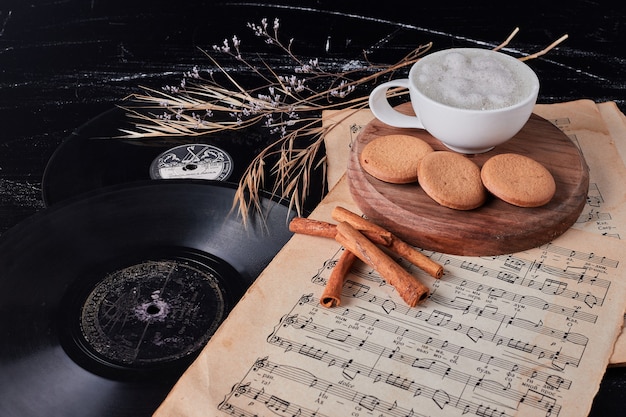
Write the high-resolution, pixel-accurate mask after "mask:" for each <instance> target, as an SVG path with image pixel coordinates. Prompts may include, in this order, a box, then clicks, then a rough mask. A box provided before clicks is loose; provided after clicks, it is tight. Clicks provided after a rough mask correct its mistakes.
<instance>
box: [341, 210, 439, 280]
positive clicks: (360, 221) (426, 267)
mask: <svg viewBox="0 0 626 417" xmlns="http://www.w3.org/2000/svg"><path fill="white" fill-rule="evenodd" d="M332 217H333V219H335V220H337V221H338V222H347V223H349V224H350V225H352V227H354V228H356V229H358V230H376V231H380V230H382V231H384V232H386V233H388V234H389V237H390V241H389V244H386V245H385V246H388V247H389V249H390V250H391V251H393V252H394V253H396V254H397V255H399V256H400V257H402V258H404V259H406V260H407V261H408V262H410V263H412V264H413V265H415V266H417V267H418V268H420V269H422V270H423V271H425V272H426V273H428V274H429V275H431V276H432V277H434V278H437V279H439V278H441V277H442V276H443V266H441V265H439V264H438V263H437V262H435V261H433V260H432V259H430V258H429V257H428V256H426V255H424V254H423V253H421V252H419V251H418V250H416V249H415V248H414V247H412V246H411V245H409V244H408V243H406V242H404V241H403V240H402V239H400V238H399V237H398V236H396V235H394V234H393V233H391V232H387V230H386V229H384V228H383V227H381V226H378V225H376V224H374V223H372V222H370V221H369V220H367V219H365V218H363V217H361V216H359V215H358V214H356V213H353V212H351V211H350V210H347V209H345V208H343V207H340V206H337V207H335V208H334V209H333V212H332ZM381 233H382V232H381Z"/></svg>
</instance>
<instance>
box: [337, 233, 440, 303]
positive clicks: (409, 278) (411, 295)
mask: <svg viewBox="0 0 626 417" xmlns="http://www.w3.org/2000/svg"><path fill="white" fill-rule="evenodd" d="M335 240H336V241H337V242H339V243H340V244H341V245H342V246H343V247H344V248H346V249H348V250H349V251H350V252H352V253H354V254H355V255H356V256H357V257H358V258H359V259H361V260H362V261H363V262H365V263H367V264H368V265H370V266H371V267H372V268H374V269H375V270H376V271H378V273H379V274H380V276H381V277H382V278H383V279H384V280H385V281H387V282H388V283H389V285H391V286H393V287H394V288H395V289H396V291H397V292H398V295H400V297H401V298H402V299H403V300H404V301H405V302H406V303H407V304H408V305H409V306H410V307H415V306H416V305H417V304H418V303H419V302H421V301H424V300H425V299H426V298H427V297H428V294H429V290H428V287H426V286H425V285H424V284H422V283H421V282H419V281H418V280H417V278H415V277H414V276H413V275H411V274H410V273H409V272H408V271H407V270H406V269H404V268H402V267H401V266H400V265H399V264H397V263H396V262H395V261H394V260H393V259H392V258H391V257H389V255H387V254H386V253H385V252H383V251H382V250H381V249H380V248H379V247H378V246H376V245H375V244H374V243H373V242H372V241H370V240H369V239H368V238H367V237H365V236H364V235H363V234H362V233H361V232H359V231H358V230H357V229H355V228H354V227H353V226H352V225H350V224H349V223H347V222H341V223H339V224H338V225H337V235H336V236H335Z"/></svg>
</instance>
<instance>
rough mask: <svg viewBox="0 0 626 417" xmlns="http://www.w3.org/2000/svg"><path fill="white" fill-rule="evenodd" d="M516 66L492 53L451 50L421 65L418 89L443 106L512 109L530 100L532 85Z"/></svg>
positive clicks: (415, 80)
mask: <svg viewBox="0 0 626 417" xmlns="http://www.w3.org/2000/svg"><path fill="white" fill-rule="evenodd" d="M512 64H513V63H511V62H507V60H505V59H503V57H499V56H498V55H497V54H493V53H490V52H489V51H487V50H485V51H482V50H479V49H473V50H463V51H450V52H448V53H445V54H442V55H440V56H438V57H433V59H430V58H429V59H427V60H425V61H424V62H423V63H421V64H420V65H419V68H418V69H419V71H416V72H415V74H414V78H415V79H414V82H415V84H416V86H417V88H418V89H419V90H420V91H421V92H422V93H423V94H424V95H426V96H427V97H429V98H431V99H432V100H435V101H438V102H440V103H443V104H446V105H449V106H453V107H458V108H463V109H472V110H491V109H499V108H503V107H509V106H512V105H514V104H516V103H517V102H519V101H521V100H523V99H524V98H526V97H527V96H528V94H529V89H530V86H529V83H528V81H527V80H526V79H524V77H522V76H520V74H519V73H518V72H517V71H516V70H515V69H514V67H513V65H512Z"/></svg>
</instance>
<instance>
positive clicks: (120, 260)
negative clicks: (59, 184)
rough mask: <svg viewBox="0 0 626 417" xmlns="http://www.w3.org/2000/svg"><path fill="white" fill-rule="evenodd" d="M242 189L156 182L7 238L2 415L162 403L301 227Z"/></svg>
mask: <svg viewBox="0 0 626 417" xmlns="http://www.w3.org/2000/svg"><path fill="white" fill-rule="evenodd" d="M234 191H235V190H234V187H233V186H230V185H228V184H225V183H224V184H216V183H213V182H207V181H204V180H150V181H146V182H139V183H135V184H127V185H124V186H113V187H107V188H104V189H103V190H101V191H96V192H92V193H88V194H86V195H84V196H83V197H82V198H76V199H70V200H68V201H66V202H63V203H59V204H56V205H55V206H52V207H48V208H46V209H44V210H42V211H41V212H40V213H38V214H36V215H34V216H32V217H31V218H29V219H27V220H25V221H24V222H22V223H21V224H19V225H18V226H16V227H14V228H12V229H10V230H9V231H8V232H6V233H5V234H4V235H2V236H1V237H0V277H2V278H1V279H0V311H1V313H2V314H1V316H0V340H2V343H0V415H2V416H7V417H13V416H20V417H28V416H49V415H62V416H81V417H89V416H110V417H115V416H127V415H128V416H130V415H132V416H142V415H151V413H152V412H153V411H154V410H155V409H156V407H158V405H159V404H160V402H161V401H162V400H163V399H164V398H165V395H166V394H167V393H168V392H169V390H170V389H171V387H172V386H173V384H174V383H175V381H176V380H177V379H178V378H179V377H180V375H181V374H182V372H183V371H184V370H185V369H186V368H187V367H188V365H189V364H190V363H191V361H192V360H193V359H194V358H195V357H197V355H198V354H199V352H200V350H201V348H202V347H203V345H204V344H205V343H206V341H208V339H209V338H210V336H211V335H212V333H213V332H214V331H215V329H216V328H217V326H218V325H219V323H221V321H222V320H223V319H224V318H225V317H226V315H227V314H228V312H229V311H230V309H231V308H232V307H233V306H234V305H235V303H236V302H237V300H239V298H240V297H241V295H242V294H243V292H244V291H245V290H246V289H247V288H248V286H249V285H250V284H251V283H252V282H253V281H254V280H255V279H256V277H257V276H258V275H259V274H260V273H261V272H262V270H263V269H264V268H265V266H267V264H268V263H269V262H270V261H271V260H272V258H273V257H274V256H275V255H276V253H277V252H278V251H279V250H280V248H282V246H283V245H284V244H285V243H286V241H287V240H288V239H289V238H290V237H291V233H290V232H289V231H288V227H287V225H288V221H289V219H290V218H291V217H293V213H291V212H290V211H289V209H288V208H287V207H286V206H285V205H283V204H281V203H280V202H276V201H273V200H271V199H269V198H266V199H263V200H262V204H263V207H264V209H263V215H262V216H261V215H257V216H256V217H255V218H254V219H251V220H250V223H249V225H248V227H247V228H244V227H243V226H242V224H241V221H240V219H239V218H238V217H237V216H236V214H235V213H231V205H232V201H233V196H234Z"/></svg>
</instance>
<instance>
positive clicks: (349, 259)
mask: <svg viewBox="0 0 626 417" xmlns="http://www.w3.org/2000/svg"><path fill="white" fill-rule="evenodd" d="M356 259H357V257H356V255H355V254H354V253H352V252H350V251H349V250H344V251H343V253H342V254H341V256H340V257H339V259H338V260H337V263H336V264H335V266H334V267H333V270H332V272H331V273H330V276H329V277H328V281H326V286H325V287H324V291H323V292H322V296H321V297H320V304H321V305H323V306H324V307H335V306H339V305H341V290H342V288H343V283H344V280H345V278H346V276H347V275H348V272H350V268H352V265H353V264H354V261H356Z"/></svg>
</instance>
